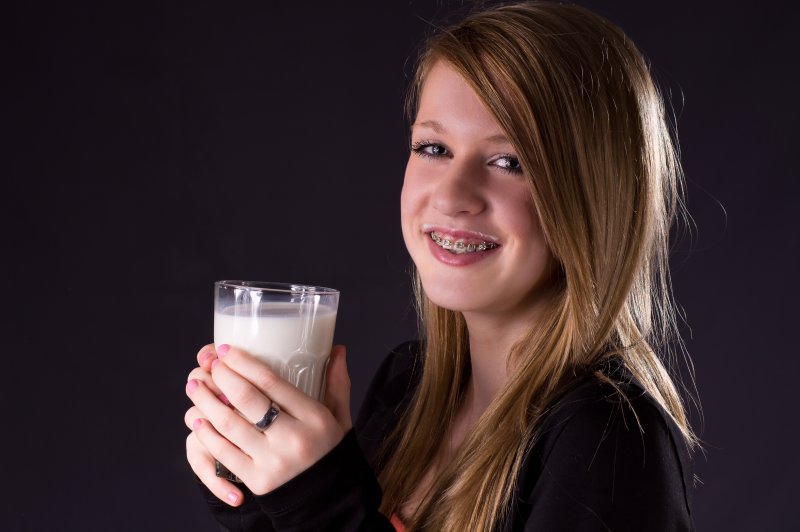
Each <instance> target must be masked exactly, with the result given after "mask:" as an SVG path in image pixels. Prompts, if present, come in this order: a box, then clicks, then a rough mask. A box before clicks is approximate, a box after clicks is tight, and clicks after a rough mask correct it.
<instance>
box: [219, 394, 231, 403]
mask: <svg viewBox="0 0 800 532" xmlns="http://www.w3.org/2000/svg"><path fill="white" fill-rule="evenodd" d="M217 398H218V399H219V400H220V401H222V404H224V405H226V406H230V404H231V402H230V401H229V400H228V398H227V397H225V394H224V393H221V394H219V395H217Z"/></svg>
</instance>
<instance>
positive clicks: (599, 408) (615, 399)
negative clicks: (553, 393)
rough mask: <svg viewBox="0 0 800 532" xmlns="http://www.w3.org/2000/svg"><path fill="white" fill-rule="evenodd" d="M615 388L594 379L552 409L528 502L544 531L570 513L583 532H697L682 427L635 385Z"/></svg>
mask: <svg viewBox="0 0 800 532" xmlns="http://www.w3.org/2000/svg"><path fill="white" fill-rule="evenodd" d="M615 384H616V386H614V385H612V384H610V383H608V382H605V381H603V380H600V379H598V378H597V377H594V376H591V377H588V378H587V379H585V380H584V381H583V382H582V383H581V384H580V385H578V386H577V387H575V388H574V389H572V390H571V391H570V392H568V393H566V394H565V395H564V396H563V397H562V398H561V399H560V400H558V401H557V402H556V403H555V404H554V405H553V406H552V408H551V409H550V411H549V413H548V414H547V418H546V420H545V421H544V423H543V424H542V428H541V431H540V439H539V440H538V441H537V442H536V444H535V446H534V448H533V449H532V451H531V453H530V455H529V458H528V460H526V465H525V467H524V471H523V476H522V477H521V478H520V484H521V485H520V489H521V490H522V492H521V493H520V495H521V496H522V498H524V499H526V500H527V504H529V505H530V507H529V510H530V511H531V513H532V514H534V515H539V516H541V518H542V519H544V521H543V522H544V523H546V522H547V519H548V518H550V517H555V516H556V515H558V514H561V513H563V512H567V513H569V514H570V515H571V516H572V519H575V520H576V521H575V523H574V526H576V527H581V526H584V525H586V524H588V523H597V524H598V525H602V527H605V528H599V529H600V530H662V529H663V530H691V517H690V514H691V507H690V499H691V487H692V483H691V478H692V474H691V464H690V459H689V453H688V450H687V448H686V444H685V442H684V440H683V437H682V435H681V433H680V431H679V429H678V427H677V426H676V424H675V422H674V421H673V420H672V419H671V418H670V417H669V416H668V415H667V414H666V412H664V410H663V409H662V408H661V407H660V406H659V405H658V403H656V401H655V400H654V399H653V398H652V397H650V396H649V395H648V394H647V393H646V392H645V391H644V390H643V389H642V388H641V387H640V386H639V385H638V384H637V383H636V382H635V381H633V380H632V379H624V380H620V381H618V382H616V383H615ZM656 523H658V525H657V526H656ZM556 529H561V528H556Z"/></svg>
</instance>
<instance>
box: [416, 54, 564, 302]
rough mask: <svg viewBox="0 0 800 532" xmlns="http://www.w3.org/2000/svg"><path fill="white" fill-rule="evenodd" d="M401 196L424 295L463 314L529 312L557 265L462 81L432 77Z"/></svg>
mask: <svg viewBox="0 0 800 532" xmlns="http://www.w3.org/2000/svg"><path fill="white" fill-rule="evenodd" d="M411 143H412V144H411V155H410V157H409V160H408V165H407V167H406V174H405V181H404V183H403V192H402V195H401V213H402V228H403V238H404V240H405V243H406V247H407V248H408V252H409V253H410V254H411V258H412V259H413V260H414V263H415V264H416V267H417V270H418V272H419V275H420V278H421V280H422V285H423V288H424V289H425V293H426V295H427V296H428V297H429V298H430V299H431V300H432V301H433V302H434V303H435V304H437V305H439V306H441V307H444V308H447V309H451V310H456V311H462V312H465V313H470V312H480V313H495V314H500V315H503V314H506V315H507V314H509V313H511V314H512V315H513V314H514V313H517V315H519V314H524V313H526V312H528V311H530V310H531V309H532V307H533V306H534V304H535V303H536V301H537V300H538V299H539V296H540V293H541V285H542V284H543V280H544V278H545V276H546V271H547V268H548V263H549V262H550V260H551V259H552V257H551V253H550V250H549V249H548V247H547V245H546V244H545V240H544V236H543V234H542V229H541V226H540V225H539V219H538V216H537V214H536V211H535V209H534V206H533V201H532V198H531V193H530V187H529V185H528V180H529V179H530V176H529V175H527V173H526V169H524V168H521V167H520V165H519V162H518V159H517V157H516V155H515V151H514V148H513V146H512V145H511V143H510V142H509V141H508V139H507V138H506V137H505V134H504V133H503V131H502V129H501V128H500V126H499V125H498V124H497V123H496V122H495V120H494V118H493V117H492V115H491V114H490V113H489V112H488V111H487V110H486V108H485V107H484V105H483V104H482V103H481V101H480V100H479V98H478V96H477V95H476V94H475V92H474V91H473V90H472V89H471V88H470V87H469V85H467V83H466V81H464V79H463V78H462V77H461V76H460V75H459V74H458V73H456V72H455V71H454V70H453V69H452V68H451V67H450V66H449V65H448V64H447V63H445V62H443V61H439V62H437V63H436V64H435V65H434V66H433V68H431V70H430V71H429V72H428V75H427V77H426V78H425V82H424V84H423V87H422V93H421V95H420V102H419V110H418V113H417V118H416V122H415V123H414V124H413V126H412V131H411Z"/></svg>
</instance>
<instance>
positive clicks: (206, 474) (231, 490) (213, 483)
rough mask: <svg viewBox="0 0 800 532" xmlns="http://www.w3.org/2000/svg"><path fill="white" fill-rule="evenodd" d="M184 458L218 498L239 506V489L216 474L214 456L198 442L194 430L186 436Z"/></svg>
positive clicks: (240, 496) (241, 497) (241, 498)
mask: <svg viewBox="0 0 800 532" xmlns="http://www.w3.org/2000/svg"><path fill="white" fill-rule="evenodd" d="M186 458H187V460H188V461H189V466H190V467H191V468H192V471H194V474H195V475H197V478H199V479H200V482H202V483H203V484H205V485H206V487H208V489H209V490H210V491H211V493H213V494H214V495H215V496H216V497H217V498H218V499H220V500H221V501H225V502H226V503H228V504H230V505H231V506H239V505H240V504H241V503H242V500H244V497H243V495H242V492H241V490H240V489H239V488H237V487H236V485H234V484H233V483H232V482H230V481H229V480H226V479H224V478H221V477H218V476H217V475H216V464H215V463H214V457H213V456H212V455H211V454H210V453H209V452H208V450H206V448H205V447H204V446H203V444H202V443H200V440H199V439H198V437H197V434H195V433H194V432H193V433H191V434H189V436H188V437H187V438H186ZM223 463H225V462H223Z"/></svg>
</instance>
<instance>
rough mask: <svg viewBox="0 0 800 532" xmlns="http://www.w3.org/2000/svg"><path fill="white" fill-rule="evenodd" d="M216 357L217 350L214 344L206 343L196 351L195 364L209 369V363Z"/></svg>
mask: <svg viewBox="0 0 800 532" xmlns="http://www.w3.org/2000/svg"><path fill="white" fill-rule="evenodd" d="M216 358H217V350H216V348H215V347H214V344H207V345H204V346H203V347H201V348H200V351H198V352H197V365H198V366H200V367H201V368H203V369H204V370H205V371H211V363H212V362H214V360H216Z"/></svg>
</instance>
